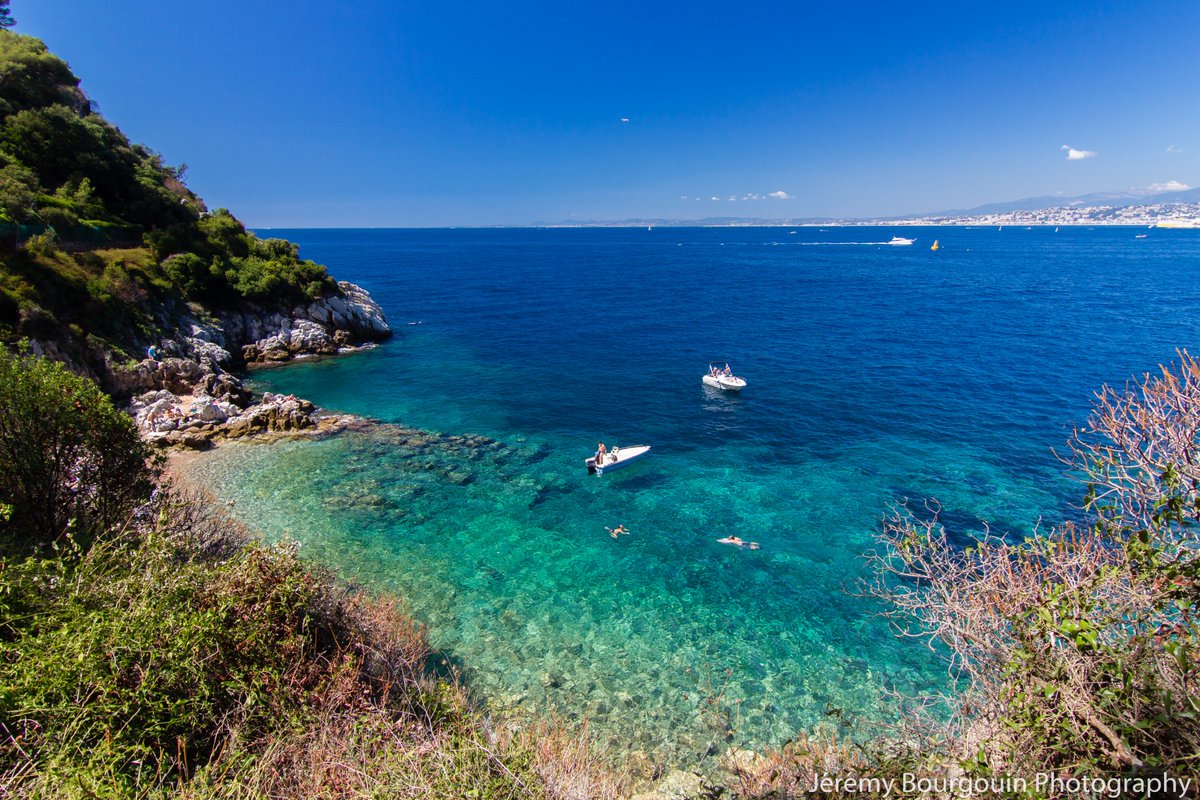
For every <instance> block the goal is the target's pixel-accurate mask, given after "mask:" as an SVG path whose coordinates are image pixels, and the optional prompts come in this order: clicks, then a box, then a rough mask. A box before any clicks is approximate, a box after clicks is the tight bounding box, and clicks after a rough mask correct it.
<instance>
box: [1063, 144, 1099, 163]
mask: <svg viewBox="0 0 1200 800" xmlns="http://www.w3.org/2000/svg"><path fill="white" fill-rule="evenodd" d="M1058 149H1059V150H1066V151H1067V161H1082V160H1083V159H1085V158H1095V157H1096V151H1094V150H1076V149H1075V148H1074V147H1071V145H1069V144H1064V145H1063V146H1062V147H1060V148H1058Z"/></svg>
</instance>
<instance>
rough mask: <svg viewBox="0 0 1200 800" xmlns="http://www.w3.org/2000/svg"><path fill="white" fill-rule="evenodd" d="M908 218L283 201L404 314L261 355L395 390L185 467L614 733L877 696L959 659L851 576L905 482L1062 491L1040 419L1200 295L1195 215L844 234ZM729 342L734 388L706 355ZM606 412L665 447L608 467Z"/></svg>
mask: <svg viewBox="0 0 1200 800" xmlns="http://www.w3.org/2000/svg"><path fill="white" fill-rule="evenodd" d="M894 232H896V233H900V231H892V230H886V231H884V230H877V231H871V230H869V229H834V230H832V231H818V230H816V229H800V232H798V233H797V234H789V233H788V232H787V230H733V231H731V230H707V229H706V230H691V231H688V230H682V231H680V230H670V231H654V232H645V231H611V230H609V231H587V230H575V231H538V230H526V231H358V232H355V231H291V232H287V233H286V235H287V236H288V237H289V238H293V239H294V240H296V241H298V242H299V243H300V244H301V246H302V248H303V252H304V255H305V256H307V257H311V258H316V259H318V260H321V261H323V262H325V263H327V264H328V265H329V266H330V268H331V270H332V271H333V272H334V273H335V274H336V275H338V276H339V277H342V278H346V279H349V280H354V281H356V282H360V283H362V284H363V285H364V286H366V287H367V288H368V289H370V290H371V291H372V293H373V294H374V295H375V296H376V297H377V299H379V300H380V302H381V303H382V304H383V305H384V308H385V310H386V311H387V313H388V315H389V319H390V320H391V321H392V323H393V325H394V327H395V329H396V331H397V337H396V338H395V339H394V340H393V341H391V342H389V343H387V344H385V345H383V346H381V347H379V348H376V349H374V350H371V351H368V352H363V353H360V354H355V355H352V356H347V357H343V358H339V359H334V360H326V361H319V362H307V363H302V364H296V365H291V366H287V367H283V368H277V369H270V370H262V371H259V372H257V373H256V374H255V380H256V382H257V383H258V385H259V386H260V388H270V389H273V390H281V391H287V392H295V393H297V394H301V395H304V396H307V397H309V398H311V399H313V400H314V401H316V402H317V403H319V404H321V405H323V406H326V407H329V408H334V409H339V410H344V411H352V412H356V413H361V414H364V415H367V416H371V417H374V418H376V419H379V420H381V421H382V422H383V423H384V424H382V425H380V426H379V427H378V428H375V429H373V430H370V431H367V432H361V433H350V434H345V435H342V436H339V437H335V438H331V439H327V440H323V441H317V442H311V441H301V442H279V443H276V444H272V445H245V446H227V447H222V448H220V449H218V450H217V451H216V452H214V453H213V454H211V455H209V456H207V457H206V458H204V459H202V460H201V461H200V462H198V463H197V465H196V467H195V469H196V471H197V473H198V475H199V476H200V477H201V478H202V479H203V480H205V481H207V482H208V483H209V484H210V485H211V486H212V487H213V489H214V491H215V492H216V494H217V495H218V496H220V497H222V498H225V499H228V500H230V501H232V502H233V503H234V506H233V507H234V509H235V512H236V513H237V514H238V515H239V516H240V517H242V518H244V519H245V520H246V521H247V522H248V523H250V524H251V525H252V526H254V527H256V528H258V529H260V530H262V531H263V532H264V533H265V534H266V535H267V536H269V537H279V536H284V535H286V536H290V537H292V538H294V539H296V540H298V541H300V542H301V545H302V552H303V553H306V554H307V555H308V556H310V557H312V558H314V559H316V560H319V561H321V562H324V563H328V564H331V565H333V566H334V567H335V568H336V569H337V570H338V571H339V572H340V573H341V574H343V575H344V576H346V577H348V578H351V579H353V580H355V581H357V582H359V583H361V584H363V585H365V586H367V587H370V588H372V589H378V590H388V591H394V592H397V593H399V594H401V595H402V596H404V597H405V598H407V600H408V602H409V604H410V606H411V608H412V610H413V613H415V614H416V615H417V616H418V617H419V618H420V619H422V620H423V621H425V622H427V623H428V624H429V626H430V630H431V634H432V638H433V641H434V644H435V645H436V646H437V647H439V648H441V649H442V650H444V652H445V653H446V654H447V658H448V659H449V660H451V661H452V662H453V663H455V664H457V665H459V666H460V668H461V669H462V672H463V676H464V678H465V679H466V681H467V682H468V684H469V686H471V688H472V689H473V690H474V691H476V693H477V694H478V695H479V696H480V697H481V698H482V699H483V700H485V701H486V702H488V703H490V704H492V705H493V706H495V707H499V708H514V709H518V710H523V711H529V712H533V713H546V712H547V711H550V710H554V711H556V712H557V713H559V714H561V715H563V716H565V717H567V718H571V719H584V718H586V719H587V720H588V721H589V725H590V728H591V730H592V732H593V734H595V735H597V736H598V737H599V738H601V739H602V740H604V741H607V742H609V743H611V744H612V745H613V746H614V747H615V748H616V752H619V753H624V754H626V755H629V754H632V753H636V752H637V751H644V752H646V753H652V754H655V755H657V756H660V757H661V756H666V757H667V758H668V759H674V760H677V761H678V762H680V763H686V762H689V761H694V759H695V758H696V757H697V756H701V755H703V754H705V753H707V752H709V751H710V745H712V744H714V743H716V744H718V745H720V746H724V744H725V743H726V741H727V740H729V739H732V741H735V742H737V743H739V744H744V745H751V746H761V745H768V744H779V743H781V742H782V741H784V740H785V739H786V738H788V737H790V736H791V735H793V734H795V733H796V731H797V730H799V729H804V728H809V727H811V726H813V725H816V724H821V723H825V724H828V723H830V722H831V721H833V720H836V719H847V718H869V717H870V716H872V715H874V714H880V713H884V714H886V713H887V712H886V711H884V710H881V708H880V706H879V705H878V702H877V698H878V694H879V691H880V689H881V688H883V687H891V688H897V689H899V690H901V691H906V692H911V691H916V690H920V689H925V688H930V687H936V686H939V685H942V683H943V682H944V673H943V670H942V667H941V665H940V664H939V663H938V662H937V661H936V659H935V658H934V657H933V656H932V655H931V653H930V652H929V651H928V650H927V649H925V648H924V647H922V646H921V645H919V644H916V643H914V642H911V641H899V640H897V639H895V638H894V637H893V636H892V635H891V634H890V633H889V631H888V630H887V628H886V626H885V625H884V624H883V623H882V622H881V621H880V620H879V619H878V618H877V616H875V612H877V611H878V608H877V607H875V606H873V605H872V604H871V603H870V602H869V601H866V600H864V599H862V598H860V597H856V596H854V595H853V594H852V593H850V592H847V589H848V588H853V586H854V585H855V583H856V582H857V581H858V580H859V579H860V578H861V577H862V575H863V568H864V567H863V559H862V556H863V554H864V553H865V552H866V551H868V550H869V549H870V548H871V547H872V536H873V533H874V531H875V529H876V528H877V525H878V519H879V517H880V516H881V515H882V514H883V513H884V512H885V511H886V508H887V506H888V504H889V503H890V502H893V501H894V500H896V499H897V498H901V497H911V498H924V497H936V498H937V500H938V501H940V502H941V503H942V505H943V506H944V507H945V508H946V509H947V516H946V518H947V520H949V521H950V522H951V523H952V524H953V525H954V526H955V530H956V532H957V533H959V534H960V535H965V534H966V533H967V532H968V531H969V530H971V529H977V528H978V527H979V526H980V525H981V524H982V522H984V521H986V522H988V523H989V524H991V525H992V526H993V527H994V528H996V529H999V530H1011V531H1015V532H1018V533H1020V532H1025V531H1028V530H1030V529H1031V528H1032V526H1033V525H1035V524H1036V523H1038V522H1039V520H1041V521H1042V522H1043V524H1052V523H1054V522H1055V521H1057V520H1059V519H1061V518H1062V517H1063V516H1065V515H1069V514H1071V513H1072V512H1071V509H1070V507H1069V505H1068V501H1069V500H1070V499H1072V498H1073V497H1075V496H1076V495H1077V494H1078V490H1077V488H1076V487H1075V486H1074V485H1073V484H1072V483H1071V482H1070V481H1068V480H1067V479H1065V478H1064V477H1063V476H1062V475H1061V472H1062V468H1061V466H1060V465H1059V464H1058V463H1057V462H1056V461H1055V460H1054V458H1053V456H1052V454H1051V452H1050V448H1051V447H1053V446H1055V445H1059V444H1061V443H1062V441H1063V440H1064V439H1065V436H1066V433H1067V430H1068V428H1069V426H1070V425H1071V424H1073V423H1078V422H1080V421H1082V420H1083V419H1084V417H1085V416H1086V411H1087V403H1088V398H1089V395H1090V392H1091V391H1094V390H1095V389H1096V388H1098V387H1099V385H1100V384H1101V383H1102V382H1104V381H1110V382H1112V381H1117V382H1120V381H1123V380H1124V379H1125V378H1126V377H1128V376H1129V375H1130V374H1131V373H1133V372H1137V371H1141V370H1145V369H1149V368H1152V367H1153V365H1154V363H1156V362H1157V361H1162V360H1165V359H1168V358H1170V356H1171V350H1172V348H1174V347H1176V346H1186V345H1188V344H1189V343H1190V342H1191V340H1192V339H1194V338H1195V324H1194V323H1193V320H1195V319H1197V318H1198V317H1197V316H1196V312H1197V311H1200V292H1198V291H1197V290H1195V289H1192V288H1191V286H1192V284H1193V281H1191V280H1190V279H1189V277H1188V276H1189V275H1190V273H1191V271H1193V270H1194V268H1195V266H1196V265H1197V259H1196V243H1197V239H1196V237H1188V236H1179V235H1176V236H1165V235H1164V236H1161V237H1155V238H1154V239H1147V240H1134V239H1133V231H1131V230H1128V229H1119V230H1116V231H1113V230H1104V231H1095V232H1092V231H1083V230H1079V231H1069V235H1068V236H1061V235H1060V236H1059V237H1058V238H1055V237H1054V235H1051V234H1050V233H1049V232H1047V231H1034V232H1013V233H1012V234H1011V235H1008V236H1005V235H1004V234H1001V233H999V232H992V231H975V230H965V229H941V230H939V231H938V232H937V235H938V238H939V239H941V242H942V244H943V246H944V247H945V249H943V250H942V251H940V252H939V253H938V254H931V253H930V252H929V251H928V248H927V244H928V242H924V244H925V246H921V245H922V239H928V241H932V238H933V237H932V236H928V235H927V232H921V231H910V232H908V233H907V234H905V235H917V236H918V239H919V240H918V246H916V247H913V248H888V247H880V246H877V245H860V244H849V242H856V241H886V240H887V239H889V238H890V236H891V235H892V234H893V233H894ZM1064 233H1068V232H1064ZM647 235H649V236H651V237H657V238H651V239H647V238H646V236H647ZM1135 241H1136V243H1135ZM1146 244H1148V245H1149V246H1148V247H1147V246H1144V245H1146ZM1081 291H1082V295H1081ZM1148 315H1149V317H1150V318H1148ZM417 322H420V323H421V324H408V323H417ZM717 357H722V358H729V359H730V360H731V361H732V363H733V364H734V366H735V367H736V368H737V371H738V372H739V373H741V374H743V375H745V377H746V378H747V379H748V380H749V382H750V386H749V388H748V389H747V391H746V393H745V394H744V396H741V397H738V396H728V395H723V394H721V393H719V392H715V391H713V390H710V389H706V388H704V387H702V386H701V385H700V380H699V378H700V374H701V372H702V371H703V368H704V365H705V363H706V362H707V361H708V360H709V359H710V358H717ZM600 438H603V439H604V440H605V441H606V442H607V443H608V444H609V445H610V446H611V445H613V444H636V443H648V444H651V445H653V446H654V452H653V454H652V455H651V456H650V457H649V458H647V459H645V460H644V461H643V462H641V463H638V464H636V465H633V466H631V467H629V468H627V469H625V470H622V471H619V472H616V473H611V474H609V475H605V476H603V477H600V478H597V477H594V476H588V475H587V474H586V472H585V471H584V469H583V467H582V460H583V458H584V457H586V456H587V455H588V454H589V453H590V451H591V449H593V448H594V447H595V443H596V440H597V439H600ZM617 523H622V524H624V525H625V526H626V527H627V528H628V529H629V530H630V531H632V533H631V534H630V535H629V536H625V537H621V538H620V539H619V540H614V539H612V538H611V537H610V536H609V535H608V534H607V532H606V531H605V527H606V526H608V527H611V526H615V525H616V524H617ZM730 533H736V534H738V535H740V536H742V537H743V538H745V539H752V540H755V541H758V542H761V544H762V548H761V549H759V550H755V551H750V550H741V549H736V548H732V547H729V546H725V545H721V544H718V543H716V541H715V540H716V539H718V538H721V537H722V536H726V535H728V534H730ZM714 694H719V695H720V702H719V703H718V704H717V706H716V709H717V710H716V713H713V711H712V708H713V707H712V706H709V705H708V704H707V702H706V699H707V698H708V697H709V696H711V695H714ZM839 715H840V716H839Z"/></svg>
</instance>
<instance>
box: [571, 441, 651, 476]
mask: <svg viewBox="0 0 1200 800" xmlns="http://www.w3.org/2000/svg"><path fill="white" fill-rule="evenodd" d="M649 452H650V445H648V444H635V445H633V446H632V447H614V448H613V449H612V450H609V451H608V452H606V453H605V454H604V457H603V458H602V459H601V461H600V463H597V462H596V456H591V457H590V458H587V459H584V462H583V463H584V464H585V465H586V466H587V471H588V474H589V475H603V474H604V473H605V472H607V471H609V470H613V469H620V468H621V467H627V466H629V465H630V464H632V463H633V462H634V461H637V460H638V459H639V458H641V457H642V456H644V455H646V454H647V453H649Z"/></svg>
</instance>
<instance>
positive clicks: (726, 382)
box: [700, 375, 746, 392]
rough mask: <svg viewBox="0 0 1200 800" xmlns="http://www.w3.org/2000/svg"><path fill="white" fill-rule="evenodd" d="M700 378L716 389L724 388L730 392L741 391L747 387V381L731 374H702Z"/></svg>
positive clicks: (706, 384) (705, 383)
mask: <svg viewBox="0 0 1200 800" xmlns="http://www.w3.org/2000/svg"><path fill="white" fill-rule="evenodd" d="M700 380H701V381H702V382H703V383H704V385H705V386H711V387H713V388H714V389H724V390H725V391H728V392H740V391H741V390H742V389H744V388H746V382H745V381H744V380H742V379H741V378H738V377H733V376H730V375H702V376H700Z"/></svg>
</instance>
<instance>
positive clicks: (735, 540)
mask: <svg viewBox="0 0 1200 800" xmlns="http://www.w3.org/2000/svg"><path fill="white" fill-rule="evenodd" d="M717 543H718V544H733V545H737V546H738V547H748V548H750V549H751V550H757V549H758V542H747V541H746V540H745V539H742V538H741V537H739V536H726V537H725V538H724V539H717Z"/></svg>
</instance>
